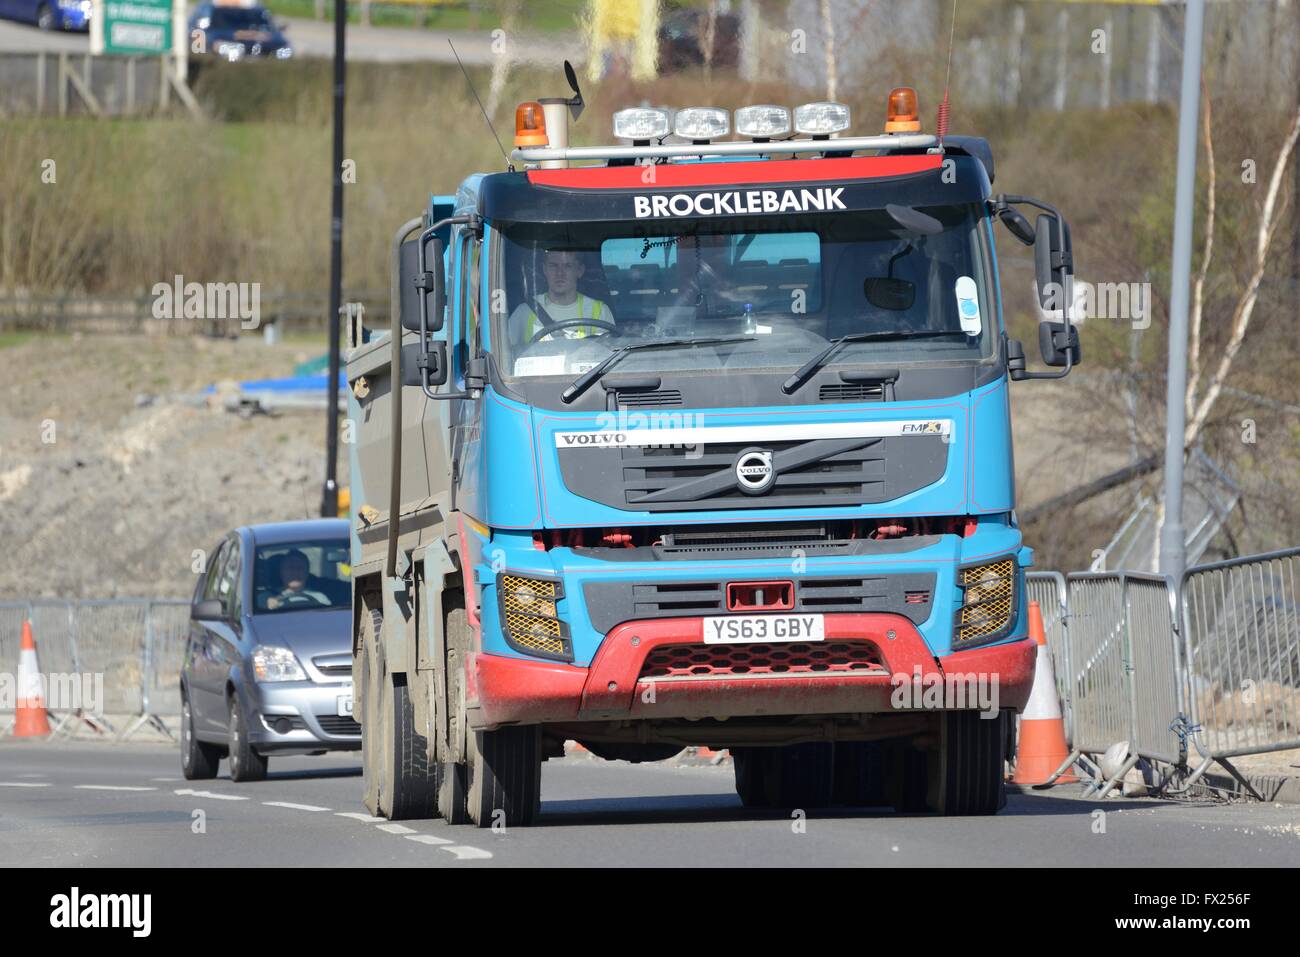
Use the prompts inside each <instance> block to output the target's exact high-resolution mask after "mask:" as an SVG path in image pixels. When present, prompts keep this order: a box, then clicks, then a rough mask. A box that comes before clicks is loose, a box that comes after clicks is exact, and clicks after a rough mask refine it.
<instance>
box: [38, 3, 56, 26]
mask: <svg viewBox="0 0 1300 957" xmlns="http://www.w3.org/2000/svg"><path fill="white" fill-rule="evenodd" d="M36 25H37V26H38V27H40V28H41V29H42V30H53V29H54V10H53V8H51V7H50V5H49V4H48V3H42V4H41V5H40V6H39V7H37V8H36Z"/></svg>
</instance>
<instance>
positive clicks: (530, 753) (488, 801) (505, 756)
mask: <svg viewBox="0 0 1300 957" xmlns="http://www.w3.org/2000/svg"><path fill="white" fill-rule="evenodd" d="M466 750H467V751H468V752H469V753H468V757H469V761H468V762H467V765H468V784H469V789H468V795H467V801H466V804H467V805H468V808H469V817H470V820H471V821H473V822H474V823H475V824H476V825H478V826H479V827H492V826H493V825H495V824H498V823H499V824H501V825H503V826H505V827H529V826H531V825H532V824H533V823H534V822H535V821H536V820H537V815H538V813H539V812H540V811H541V804H542V729H541V727H540V726H538V725H522V726H518V727H512V728H498V729H497V730H496V731H470V732H469V733H468V735H467V737H466Z"/></svg>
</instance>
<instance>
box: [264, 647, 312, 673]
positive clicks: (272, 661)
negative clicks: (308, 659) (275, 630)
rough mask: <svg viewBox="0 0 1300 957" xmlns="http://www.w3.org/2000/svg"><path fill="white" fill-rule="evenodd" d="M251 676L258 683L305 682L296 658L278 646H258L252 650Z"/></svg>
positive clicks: (286, 649)
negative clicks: (253, 676) (254, 677)
mask: <svg viewBox="0 0 1300 957" xmlns="http://www.w3.org/2000/svg"><path fill="white" fill-rule="evenodd" d="M253 674H254V675H255V676H256V678H257V680H258V681H306V680H307V673H306V672H305V671H303V670H302V665H300V664H299V663H298V658H297V656H295V655H294V653H293V652H292V651H290V650H289V649H288V648H281V647H280V646H279V645H258V646H257V647H256V648H254V649H253Z"/></svg>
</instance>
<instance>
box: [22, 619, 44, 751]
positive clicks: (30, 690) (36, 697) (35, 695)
mask: <svg viewBox="0 0 1300 957" xmlns="http://www.w3.org/2000/svg"><path fill="white" fill-rule="evenodd" d="M17 704H18V713H17V715H16V716H15V717H16V720H15V721H14V737H15V738H44V737H48V736H49V733H50V720H49V717H48V716H47V715H46V713H45V693H44V691H43V690H42V689H41V669H40V666H39V665H38V664H37V663H36V642H35V641H33V640H32V623H31V622H30V621H24V622H23V642H22V645H21V646H20V648H19V651H18V702H17Z"/></svg>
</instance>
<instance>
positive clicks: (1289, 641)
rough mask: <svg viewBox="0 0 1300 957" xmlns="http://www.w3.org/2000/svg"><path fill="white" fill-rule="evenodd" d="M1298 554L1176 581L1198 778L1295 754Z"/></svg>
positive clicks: (1219, 566)
mask: <svg viewBox="0 0 1300 957" xmlns="http://www.w3.org/2000/svg"><path fill="white" fill-rule="evenodd" d="M1297 578H1300V548H1291V549H1286V550H1283V551H1277V552H1270V553H1268V554H1264V555H1254V556H1250V557H1247V558H1239V559H1234V560H1232V561H1226V562H1215V563H1213V564H1209V565H1201V566H1198V567H1195V568H1190V569H1188V570H1187V572H1186V573H1185V574H1184V575H1183V580H1182V605H1183V607H1182V614H1183V621H1184V625H1183V634H1184V639H1185V649H1186V651H1185V653H1186V662H1187V666H1186V670H1187V694H1188V699H1189V709H1190V713H1191V723H1192V724H1191V735H1190V736H1191V739H1192V741H1193V743H1194V745H1195V747H1196V751H1197V753H1198V754H1199V755H1200V757H1201V763H1200V764H1199V765H1198V766H1197V768H1196V771H1195V772H1194V773H1193V778H1198V777H1199V776H1200V775H1201V774H1203V773H1204V771H1205V770H1206V769H1207V768H1208V767H1209V765H1210V764H1211V763H1213V762H1215V761H1217V762H1218V763H1219V764H1221V765H1223V766H1224V767H1225V768H1227V769H1228V770H1229V771H1230V772H1231V773H1232V774H1233V775H1234V777H1237V778H1238V780H1242V778H1241V776H1240V775H1239V774H1238V773H1237V771H1236V769H1235V768H1233V766H1232V763H1231V761H1230V760H1229V759H1230V758H1232V757H1235V756H1238V755H1245V754H1260V753H1263V752H1266V751H1281V750H1289V749H1291V748H1300V591H1297V588H1296V580H1297Z"/></svg>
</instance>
